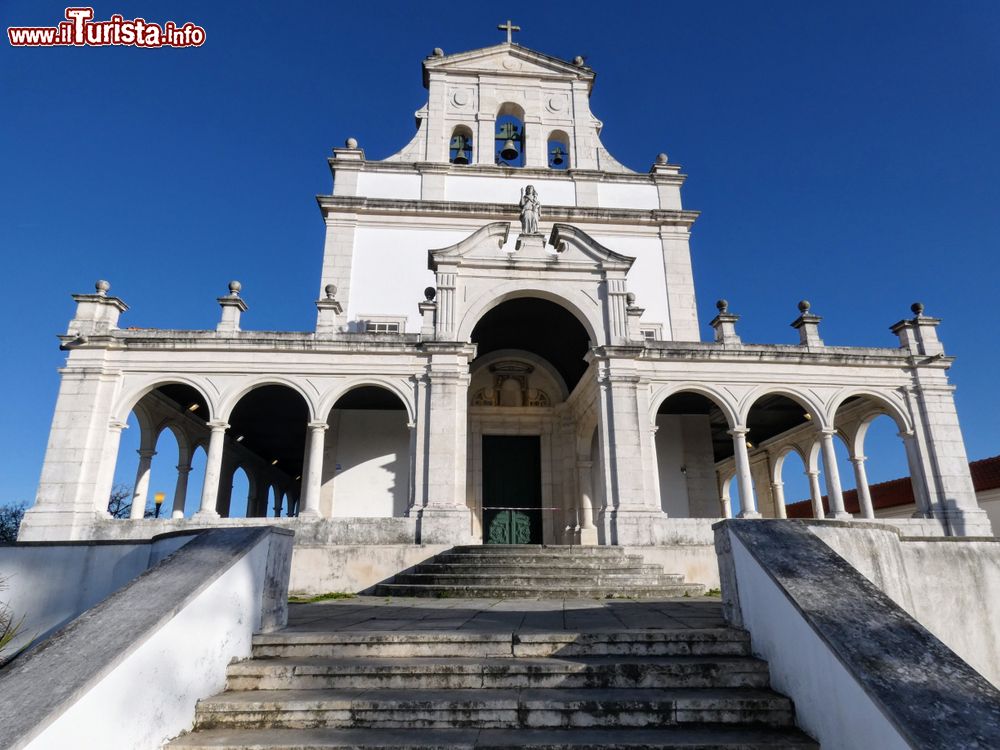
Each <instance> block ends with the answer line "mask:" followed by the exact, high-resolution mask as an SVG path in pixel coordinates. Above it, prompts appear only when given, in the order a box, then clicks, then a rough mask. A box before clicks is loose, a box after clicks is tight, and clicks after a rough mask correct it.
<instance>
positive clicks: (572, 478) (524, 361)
mask: <svg viewBox="0 0 1000 750" xmlns="http://www.w3.org/2000/svg"><path fill="white" fill-rule="evenodd" d="M471 340H472V342H474V343H475V344H476V345H477V355H478V356H477V358H476V359H475V360H474V361H473V362H472V365H471V368H470V370H471V373H470V385H469V395H468V398H469V400H468V419H469V424H468V435H469V445H468V455H469V457H470V460H469V461H468V463H467V466H468V485H467V486H468V501H469V505H470V506H471V507H472V508H473V510H474V513H473V515H474V519H475V521H474V523H475V533H477V534H481V535H482V538H483V541H484V543H492V544H542V543H544V544H563V543H577V542H578V541H579V533H580V528H579V527H580V523H579V520H578V511H579V507H580V505H581V503H580V498H579V494H580V492H581V485H580V482H579V479H578V476H577V472H574V471H571V470H568V469H567V467H571V466H573V465H574V464H575V463H576V462H577V461H578V458H579V457H578V456H577V447H576V443H577V430H576V424H575V421H574V420H575V418H576V417H575V415H576V414H582V413H584V412H585V411H586V408H585V407H586V404H592V403H593V401H594V399H595V393H596V387H595V384H594V381H593V379H592V378H585V377H584V376H585V373H586V372H587V368H588V364H587V362H586V361H585V359H584V357H585V356H586V354H587V352H588V351H589V349H590V336H589V335H588V333H587V330H586V328H585V327H584V325H583V324H582V323H581V322H580V320H578V319H577V317H576V316H575V315H574V314H573V313H571V312H570V311H569V310H567V309H566V308H564V307H562V306H561V305H559V304H557V303H556V302H553V301H551V300H547V299H541V298H536V297H521V298H516V299H508V300H506V301H504V302H501V303H500V304H498V305H496V306H495V307H493V308H492V309H490V310H489V311H488V312H486V313H485V314H484V315H483V316H482V317H481V318H480V319H479V321H478V322H477V324H476V326H475V327H474V329H473V331H472V334H471ZM588 384H589V386H590V387H589V389H588ZM563 404H565V406H561V405H563ZM557 410H558V411H557ZM589 492H590V494H591V495H593V490H589ZM588 528H591V529H592V528H593V524H592V523H589V524H588Z"/></svg>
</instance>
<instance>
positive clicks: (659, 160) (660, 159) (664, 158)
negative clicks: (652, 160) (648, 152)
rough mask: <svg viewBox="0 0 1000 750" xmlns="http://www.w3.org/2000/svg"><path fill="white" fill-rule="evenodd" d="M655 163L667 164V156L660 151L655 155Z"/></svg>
mask: <svg viewBox="0 0 1000 750" xmlns="http://www.w3.org/2000/svg"><path fill="white" fill-rule="evenodd" d="M656 163H657V164H666V163H667V155H666V154H665V153H663V152H662V151H661V152H660V153H658V154H657V155H656Z"/></svg>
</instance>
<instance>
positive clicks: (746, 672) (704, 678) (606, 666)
mask: <svg viewBox="0 0 1000 750" xmlns="http://www.w3.org/2000/svg"><path fill="white" fill-rule="evenodd" d="M767 686H768V672H767V665H766V664H765V663H764V662H762V661H760V660H758V659H754V658H748V657H709V656H674V657H626V658H621V657H576V658H558V657H550V658H521V659H513V658H500V657H488V658H479V657H476V658H469V657H461V658H454V657H451V658H449V657H437V658H435V657H406V658H374V657H365V658H353V659H351V658H297V659H291V658H285V659H250V660H247V661H242V662H237V663H235V664H231V665H230V666H229V670H228V680H227V683H226V687H227V690H281V689H285V688H287V689H290V690H319V689H330V688H391V689H408V690H418V689H420V690H422V689H457V688H470V689H471V688H481V689H510V688H708V687H725V688H733V687H756V688H765V687H767Z"/></svg>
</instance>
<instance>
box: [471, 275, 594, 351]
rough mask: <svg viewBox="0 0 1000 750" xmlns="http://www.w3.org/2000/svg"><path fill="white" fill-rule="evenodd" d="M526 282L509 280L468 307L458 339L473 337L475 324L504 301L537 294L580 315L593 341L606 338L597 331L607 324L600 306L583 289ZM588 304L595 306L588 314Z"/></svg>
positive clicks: (575, 315) (575, 314) (579, 319)
mask: <svg viewBox="0 0 1000 750" xmlns="http://www.w3.org/2000/svg"><path fill="white" fill-rule="evenodd" d="M523 284H524V281H523V280H516V281H509V282H507V283H506V284H503V285H501V286H500V287H499V288H498V289H497V290H496V294H495V296H493V297H491V298H489V299H488V300H485V301H480V302H478V303H476V304H473V305H472V306H471V307H469V308H468V309H466V311H465V313H464V315H463V316H462V319H461V321H460V322H459V324H458V329H457V335H456V338H457V340H459V341H471V340H472V331H473V330H474V329H475V327H476V324H477V323H478V322H479V321H480V319H481V318H482V317H483V316H484V315H486V313H488V312H489V311H490V310H492V309H493V308H495V307H499V306H500V305H502V304H503V303H504V302H510V301H511V300H515V299H523V298H531V297H534V298H537V299H543V300H546V301H548V302H552V303H554V304H556V305H559V306H560V307H562V308H563V309H565V310H566V311H567V312H569V313H571V314H572V315H573V317H575V318H576V319H577V322H579V323H580V325H582V326H583V328H584V330H585V331H586V332H587V335H588V336H589V337H590V341H591V343H593V344H599V343H600V342H602V341H603V338H602V337H599V336H598V335H597V334H598V331H603V328H604V324H603V322H602V321H601V317H600V315H601V311H600V308H599V307H598V306H597V305H596V304H595V303H594V301H593V300H592V299H590V298H589V297H587V296H586V295H585V294H584V293H583V292H575V291H573V290H569V289H560V290H559V291H558V292H555V291H551V290H548V289H539V288H534V287H532V288H525V287H524V286H523ZM588 307H589V308H594V313H593V315H588V314H587V313H585V312H584V310H585V309H587V308H588Z"/></svg>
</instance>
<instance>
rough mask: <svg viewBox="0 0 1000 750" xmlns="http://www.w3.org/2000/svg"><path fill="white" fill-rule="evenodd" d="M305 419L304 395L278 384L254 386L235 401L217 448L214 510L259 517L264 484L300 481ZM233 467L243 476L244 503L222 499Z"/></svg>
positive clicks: (295, 484) (262, 512) (263, 506)
mask: <svg viewBox="0 0 1000 750" xmlns="http://www.w3.org/2000/svg"><path fill="white" fill-rule="evenodd" d="M308 420H309V407H308V405H307V404H306V402H305V399H304V398H303V397H302V395H301V394H300V393H298V392H297V391H295V390H293V389H292V388H289V387H288V386H284V385H276V384H268V385H261V386H257V387H256V388H254V389H253V390H251V391H249V392H248V393H246V394H245V395H244V396H243V397H242V398H241V399H240V400H239V401H238V402H237V403H236V406H235V407H234V408H233V410H232V412H231V413H230V415H229V419H228V422H229V429H228V431H227V433H226V440H225V443H224V448H223V457H222V471H221V474H220V476H221V479H220V484H219V487H220V489H219V494H218V498H217V502H216V510H217V511H218V512H219V514H220V515H223V516H229V517H233V518H235V517H238V516H245V517H248V518H263V517H265V516H266V515H267V505H266V503H267V495H266V493H267V487H268V486H269V485H270V484H278V485H280V486H283V487H294V488H298V487H299V486H300V485H301V482H302V475H303V465H304V457H305V451H306V435H307V422H308ZM236 467H240V468H242V470H243V471H244V472H246V475H247V490H246V498H247V499H246V502H245V504H244V503H243V502H242V501H241V500H238V501H237V502H236V503H235V504H231V503H226V493H227V482H226V479H227V478H228V477H232V476H233V475H234V474H236V470H237V469H236ZM237 494H238V493H237ZM233 496H234V497H236V495H235V494H234V495H233Z"/></svg>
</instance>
